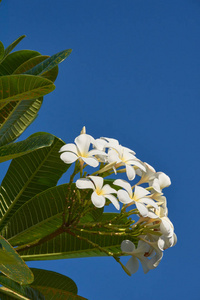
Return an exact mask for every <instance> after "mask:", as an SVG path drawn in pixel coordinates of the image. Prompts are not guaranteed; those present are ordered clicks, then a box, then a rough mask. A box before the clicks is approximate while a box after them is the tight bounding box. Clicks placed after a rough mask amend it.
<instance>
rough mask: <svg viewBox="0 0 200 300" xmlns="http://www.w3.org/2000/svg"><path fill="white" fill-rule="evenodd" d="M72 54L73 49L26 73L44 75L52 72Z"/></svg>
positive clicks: (58, 54)
mask: <svg viewBox="0 0 200 300" xmlns="http://www.w3.org/2000/svg"><path fill="white" fill-rule="evenodd" d="M71 52H72V50H71V49H67V50H64V51H61V52H59V53H57V54H54V55H53V56H51V57H49V58H47V59H46V60H44V61H43V62H41V63H40V64H38V65H37V66H35V67H33V68H32V69H31V70H29V71H27V72H25V73H26V74H31V75H43V74H44V73H46V72H48V71H50V70H51V69H52V68H54V67H55V66H57V65H58V64H59V63H61V62H62V61H63V60H64V59H66V58H67V57H68V56H69V55H70V53H71Z"/></svg>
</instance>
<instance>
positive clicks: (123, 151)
mask: <svg viewBox="0 0 200 300" xmlns="http://www.w3.org/2000/svg"><path fill="white" fill-rule="evenodd" d="M133 153H134V152H133V151H132V150H130V149H128V148H125V147H122V146H121V145H119V146H115V147H113V149H110V150H109V151H108V162H114V161H116V163H117V164H118V166H123V165H125V167H126V174H127V177H128V179H129V180H133V179H134V178H135V176H136V172H135V169H134V167H133V166H136V167H138V168H140V169H142V170H143V171H145V170H146V169H145V167H144V165H143V164H142V163H141V162H140V160H139V159H138V158H137V157H136V156H135V155H134V154H133Z"/></svg>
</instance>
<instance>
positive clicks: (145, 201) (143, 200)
mask: <svg viewBox="0 0 200 300" xmlns="http://www.w3.org/2000/svg"><path fill="white" fill-rule="evenodd" d="M138 202H140V203H144V204H149V205H151V206H153V207H155V208H156V209H158V205H157V203H156V202H155V201H153V200H152V199H149V198H140V199H139V200H138Z"/></svg>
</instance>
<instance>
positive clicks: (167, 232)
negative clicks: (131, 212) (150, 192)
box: [149, 206, 174, 238]
mask: <svg viewBox="0 0 200 300" xmlns="http://www.w3.org/2000/svg"><path fill="white" fill-rule="evenodd" d="M149 217H150V218H158V219H159V220H160V231H161V233H162V234H163V235H164V236H165V237H166V238H170V237H172V236H173V234H174V226H173V224H172V222H171V221H170V219H169V218H168V217H167V207H166V206H164V207H162V206H160V207H159V208H158V209H156V210H155V211H154V212H153V211H151V210H150V211H149Z"/></svg>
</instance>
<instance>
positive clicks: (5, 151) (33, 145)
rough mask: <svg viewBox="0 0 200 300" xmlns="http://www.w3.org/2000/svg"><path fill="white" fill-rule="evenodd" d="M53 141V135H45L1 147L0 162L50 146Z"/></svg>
mask: <svg viewBox="0 0 200 300" xmlns="http://www.w3.org/2000/svg"><path fill="white" fill-rule="evenodd" d="M53 140H54V137H53V136H52V135H51V134H48V133H44V134H41V135H39V136H35V137H29V138H28V139H26V140H24V141H22V142H17V143H14V144H10V145H6V146H3V147H0V162H4V161H6V160H9V159H13V158H16V157H19V156H21V155H24V154H28V153H29V152H32V151H34V150H37V149H39V148H43V147H47V146H50V145H51V144H52V142H53Z"/></svg>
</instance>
